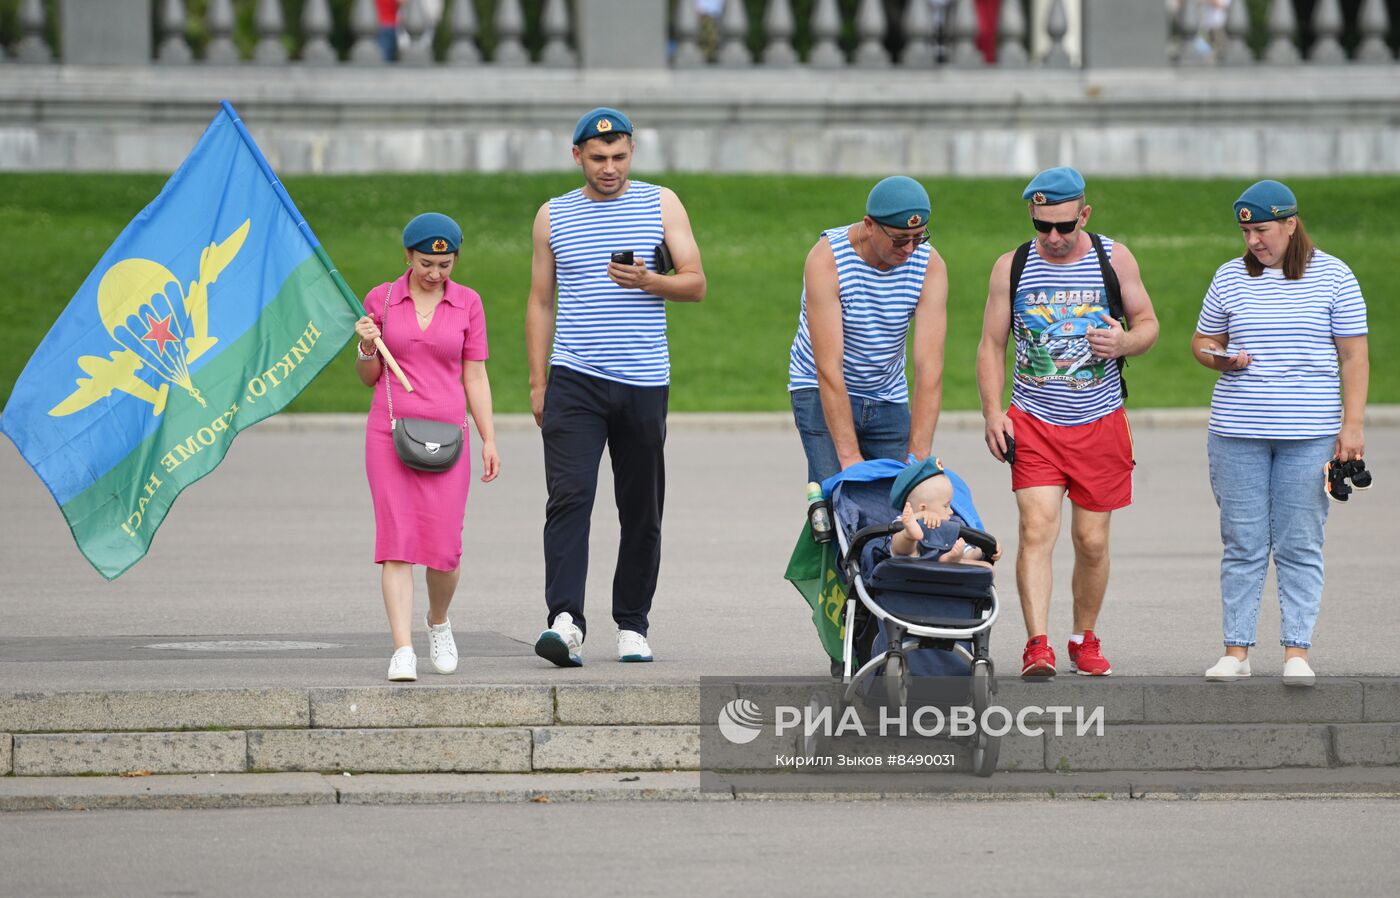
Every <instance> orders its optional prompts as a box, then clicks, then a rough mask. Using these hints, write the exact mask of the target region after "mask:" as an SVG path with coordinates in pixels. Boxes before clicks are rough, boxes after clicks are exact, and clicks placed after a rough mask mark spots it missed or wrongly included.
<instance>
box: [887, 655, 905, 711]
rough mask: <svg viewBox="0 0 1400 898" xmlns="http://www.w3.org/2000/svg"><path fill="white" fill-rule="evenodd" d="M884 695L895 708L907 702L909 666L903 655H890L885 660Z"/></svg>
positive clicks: (901, 706)
mask: <svg viewBox="0 0 1400 898" xmlns="http://www.w3.org/2000/svg"><path fill="white" fill-rule="evenodd" d="M885 697H886V699H888V701H889V704H890V705H891V706H892V707H895V708H903V707H904V706H905V705H907V704H908V703H909V668H908V667H906V666H905V664H904V656H903V655H890V656H889V658H888V659H886V661H885Z"/></svg>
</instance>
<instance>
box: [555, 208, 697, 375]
mask: <svg viewBox="0 0 1400 898" xmlns="http://www.w3.org/2000/svg"><path fill="white" fill-rule="evenodd" d="M664 236H665V230H664V228H663V227H662V224H661V188H660V187H657V186H656V185H655V184H647V183H645V182H642V181H632V182H631V183H630V184H629V186H628V188H627V191H626V192H625V193H623V194H622V195H621V196H619V197H617V198H616V199H612V200H605V201H602V202H599V201H596V200H591V199H589V198H588V197H586V196H584V194H583V190H582V188H580V189H578V190H573V191H570V192H569V193H566V194H564V195H563V196H558V197H555V198H554V199H552V200H550V201H549V246H550V249H552V250H553V251H554V271H555V277H556V279H557V281H558V284H559V301H558V310H557V312H556V313H555V320H554V349H553V351H552V352H551V354H550V357H549V363H550V364H551V365H560V366H562V367H565V368H571V369H573V370H574V371H578V372H581V373H583V374H589V375H592V376H594V377H602V378H606V379H607V380H615V381H618V382H620V383H625V384H630V385H632V386H636V387H662V386H666V385H667V384H669V383H670V380H671V359H670V353H669V351H668V349H667V346H666V301H665V300H664V299H662V298H661V297H659V296H652V295H651V294H648V293H643V292H642V291H640V290H628V289H625V288H623V287H619V286H618V285H617V284H615V283H613V282H612V280H611V279H610V278H609V277H608V259H609V258H610V257H611V255H612V254H613V253H614V252H619V251H622V250H629V249H630V250H631V251H632V252H633V253H635V254H636V255H637V257H638V258H641V259H646V260H647V261H648V263H650V260H651V256H652V250H653V249H655V247H656V245H657V244H658V243H660V242H661V241H662V239H663V238H664Z"/></svg>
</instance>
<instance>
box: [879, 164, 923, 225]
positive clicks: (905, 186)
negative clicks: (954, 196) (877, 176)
mask: <svg viewBox="0 0 1400 898" xmlns="http://www.w3.org/2000/svg"><path fill="white" fill-rule="evenodd" d="M929 211H930V203H929V201H928V191H927V190H925V189H924V186H923V185H922V184H920V183H919V182H918V181H915V180H914V179H913V178H906V177H904V176H903V175H895V176H894V177H892V178H886V179H885V180H883V181H881V182H880V183H879V184H876V185H875V186H874V187H873V188H872V189H871V191H870V197H869V198H868V199H867V200H866V201H865V214H866V215H869V216H870V217H871V218H873V219H875V220H876V221H878V222H879V223H880V224H882V225H889V226H890V227H892V228H917V227H919V226H921V225H926V224H928V216H929Z"/></svg>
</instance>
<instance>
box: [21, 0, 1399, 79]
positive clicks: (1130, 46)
mask: <svg viewBox="0 0 1400 898" xmlns="http://www.w3.org/2000/svg"><path fill="white" fill-rule="evenodd" d="M1226 2H1227V3H1228V6H1227V10H1228V11H1227V12H1225V13H1223V14H1222V13H1221V12H1217V11H1215V9H1216V8H1218V3H1219V0H1166V2H1165V3H1163V2H1162V0H859V2H857V3H839V2H838V0H573V2H569V0H478V2H472V0H402V6H401V7H400V14H399V22H398V33H397V35H396V36H391V37H389V38H388V44H387V46H386V45H385V44H383V43H382V40H383V36H382V35H381V33H380V30H381V26H380V23H379V18H378V14H377V12H376V4H375V0H301V2H299V3H296V2H293V3H287V2H283V0H205V2H203V3H200V4H195V6H196V8H198V9H199V10H200V16H198V17H196V16H194V15H193V14H192V13H191V12H190V7H191V4H187V3H186V2H184V0H57V3H56V4H53V3H45V2H44V0H20V2H19V3H18V9H17V14H16V22H15V33H14V34H13V35H12V40H10V42H9V46H6V47H0V58H3V59H5V60H8V61H17V62H20V63H29V64H52V63H72V64H88V63H97V64H110V63H113V62H122V63H127V64H142V63H145V64H155V65H171V66H178V65H211V66H212V65H219V66H237V65H263V66H294V67H299V66H306V67H316V66H322V67H324V66H336V65H344V66H378V65H383V64H385V63H386V62H388V61H392V62H395V63H396V64H398V65H405V66H408V65H445V66H459V67H461V66H490V67H499V68H525V67H530V68H544V69H574V68H602V69H614V68H652V67H655V68H665V67H671V68H675V69H701V68H715V69H747V68H758V69H790V68H796V67H804V68H810V69H816V70H841V69H866V70H878V69H887V68H898V69H914V70H922V69H937V68H948V69H959V70H973V69H982V68H1005V69H1015V68H1022V67H1026V66H1039V67H1045V68H1066V67H1070V66H1071V65H1072V59H1073V60H1074V61H1075V62H1078V63H1080V64H1082V65H1084V66H1086V67H1101V66H1106V67H1130V66H1143V65H1161V66H1166V65H1169V64H1175V65H1182V66H1195V65H1220V66H1250V65H1296V64H1300V63H1302V64H1309V65H1343V64H1357V63H1360V64H1386V65H1394V64H1395V62H1396V56H1395V52H1394V43H1395V42H1396V40H1397V36H1396V34H1395V31H1394V29H1395V23H1394V22H1393V21H1392V17H1391V13H1390V9H1391V4H1390V2H1389V0H1361V2H1360V3H1359V5H1358V4H1354V3H1347V4H1344V3H1343V2H1341V0H1314V2H1313V3H1312V5H1311V17H1310V20H1309V21H1306V22H1304V21H1301V20H1300V19H1299V18H1298V16H1297V14H1296V12H1295V0H1266V2H1260V0H1233V2H1231V0H1226ZM248 7H251V14H252V15H251V21H252V24H253V31H254V33H253V34H252V35H248V34H242V35H240V34H236V33H235V32H236V25H237V16H238V13H239V12H240V10H241V11H242V12H243V14H244V16H245V19H246V17H247V14H248V12H249V11H250V10H249V9H248ZM51 8H56V9H57V16H58V18H59V20H60V21H59V22H57V23H50V22H49V15H50V13H49V10H50V9H51ZM289 9H291V10H296V11H298V16H297V18H296V20H292V19H291V18H289V15H288V10H289ZM1345 13H1350V16H1348V15H1346V14H1345ZM1251 17H1253V18H1254V19H1255V20H1251ZM196 18H198V21H196ZM1071 23H1073V24H1074V25H1075V26H1076V27H1077V32H1076V33H1071V31H1070V25H1071ZM55 25H56V27H54V26H55ZM49 34H57V35H58V36H59V39H58V41H57V43H58V44H60V46H58V47H55V46H51V45H50V42H49V40H48V39H47V35H49ZM152 35H154V38H152ZM191 35H196V38H195V39H194V40H192V39H191ZM1251 41H1252V43H1251ZM1071 46H1073V48H1074V52H1073V54H1072V53H1071V52H1070V51H1069V49H1068V48H1069V47H1071ZM1081 47H1082V51H1083V52H1082V53H1080V52H1079V48H1081ZM1031 48H1035V50H1034V52H1032V49H1031ZM386 54H387V55H389V56H390V57H391V59H386Z"/></svg>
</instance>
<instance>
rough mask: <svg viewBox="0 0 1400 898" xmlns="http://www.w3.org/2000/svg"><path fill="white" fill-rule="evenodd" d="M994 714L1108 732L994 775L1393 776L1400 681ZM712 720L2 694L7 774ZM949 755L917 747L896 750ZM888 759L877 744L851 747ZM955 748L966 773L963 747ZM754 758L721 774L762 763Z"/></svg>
mask: <svg viewBox="0 0 1400 898" xmlns="http://www.w3.org/2000/svg"><path fill="white" fill-rule="evenodd" d="M721 685H722V688H720V687H713V686H707V687H706V688H707V690H709V691H707V692H706V693H705V699H706V703H707V704H714V703H715V702H716V700H718V702H719V703H721V704H722V703H723V702H724V701H726V700H727V698H728V697H732V696H734V695H748V696H752V697H754V698H755V699H765V698H766V699H773V700H777V699H778V698H779V697H781V698H782V700H783V701H793V702H796V703H797V704H802V703H803V702H804V701H805V698H806V696H807V695H808V692H807V690H809V689H810V688H811V687H810V685H802V684H801V683H799V684H795V685H794V684H787V685H785V686H783V687H773V686H769V685H762V684H747V683H739V684H737V685H732V684H721ZM775 689H778V690H779V691H778V692H775V691H774V690H775ZM793 690H796V691H793ZM793 696H796V698H793ZM995 703H996V704H997V705H1000V706H1003V707H1005V708H1007V709H1008V712H1009V716H1008V719H1007V721H1006V723H1007V726H1008V728H1009V726H1010V720H1011V717H1014V716H1015V715H1016V713H1017V712H1018V711H1019V710H1020V709H1022V708H1034V709H1046V708H1051V707H1067V706H1086V707H1101V708H1102V709H1103V713H1102V717H1103V719H1104V721H1105V726H1104V729H1103V732H1102V733H1101V734H1096V735H1095V734H1092V733H1091V735H1088V736H1081V735H1077V734H1076V728H1075V727H1074V726H1073V725H1070V722H1069V721H1066V724H1067V725H1066V727H1065V729H1064V730H1063V732H1062V733H1056V732H1055V730H1054V727H1053V725H1052V721H1051V718H1050V716H1049V715H1047V714H1042V713H1039V711H1037V713H1036V714H1033V715H1031V716H1030V717H1028V718H1027V719H1028V720H1030V721H1033V722H1038V723H1040V724H1041V725H1042V728H1043V732H1042V733H1041V734H1038V735H1020V734H1016V733H1014V732H1013V733H1011V734H1009V735H1007V736H1006V737H1004V738H1003V740H1002V748H1001V754H1000V759H999V765H998V767H999V769H1001V770H1008V771H1012V770H1014V771H1058V772H1065V771H1086V770H1122V769H1134V770H1243V769H1270V768H1276V767H1312V768H1319V769H1326V768H1337V767H1346V766H1363V767H1367V766H1388V765H1400V680H1394V679H1360V678H1336V679H1329V680H1324V681H1320V682H1319V683H1318V685H1317V686H1316V687H1315V688H1314V689H1311V690H1289V689H1285V688H1284V687H1282V686H1281V685H1280V684H1278V683H1277V682H1274V683H1269V682H1265V681H1249V682H1244V683H1237V684H1221V685H1205V684H1202V683H1200V682H1199V681H1166V680H1149V679H1141V680H1128V679H1122V680H1115V681H1110V682H1103V681H1099V682H1087V681H1085V680H1083V679H1079V680H1066V681H1064V682H1061V683H1053V684H1027V683H1023V682H1021V681H1019V680H1010V681H1005V682H1003V684H1002V686H1001V689H1000V691H999V692H998V693H997V695H996V701H995ZM712 711H714V709H710V708H708V707H707V708H706V709H705V711H704V713H703V715H702V710H701V688H700V687H699V686H685V685H653V686H644V685H583V684H580V685H558V686H545V685H529V686H512V685H471V686H443V687H406V688H405V687H388V686H385V687H364V688H313V689H227V690H152V691H132V692H69V693H0V775H9V774H13V775H16V776H24V777H34V776H73V775H81V774H98V775H102V774H121V773H129V772H144V773H155V774H181V773H210V772H214V773H221V772H228V773H256V772H312V773H318V772H326V771H351V772H355V773H360V772H375V773H396V774H409V773H482V774H485V773H535V774H538V773H541V772H555V773H557V772H565V771H583V770H624V771H632V770H650V771H658V770H667V771H677V770H698V769H699V768H700V767H701V761H702V757H701V751H700V747H701V744H702V741H703V740H702V731H704V732H705V733H711V732H713V731H714V730H715V727H714V724H713V723H711V722H710V721H714V720H715V719H716V713H717V712H715V713H711V712H712ZM702 716H703V717H704V719H705V721H706V723H705V724H701V723H700V721H701V719H702ZM764 739H765V741H764V742H762V743H759V744H760V745H763V746H765V750H771V751H772V752H774V753H792V752H794V750H795V745H794V736H793V733H792V732H788V733H786V734H784V735H783V736H778V735H777V734H776V733H767V731H766V730H765V737H764ZM707 744H709V745H710V746H711V749H710V751H711V752H712V753H711V754H709V755H707V756H706V758H705V759H704V760H705V766H706V767H709V768H712V769H716V768H723V767H724V766H725V761H724V754H725V752H724V743H723V742H722V741H721V742H709V743H707ZM943 744H946V743H942V744H938V745H936V746H932V745H930V744H929V743H928V742H927V741H926V740H922V741H921V740H919V739H911V740H910V742H909V743H908V744H907V745H905V746H902V747H900V750H903V751H919V752H923V751H929V750H931V749H934V750H938V751H943V750H944V749H943V748H942V745H943ZM716 745H719V746H720V747H719V748H715V747H714V746H716ZM848 745H849V743H845V742H843V743H842V745H841V748H842V750H843V751H845V750H848V749H847V746H848ZM892 748H894V746H892V745H891V744H890V743H889V742H887V741H885V740H872V741H870V742H869V743H868V744H864V745H858V746H856V747H855V749H854V751H856V752H857V753H860V752H866V753H883V752H886V751H889V750H891V749H892ZM947 750H949V751H951V752H953V753H954V754H955V755H957V763H956V764H955V765H953V766H954V768H955V769H964V768H965V766H966V763H967V758H966V751H965V750H964V749H960V748H954V747H951V746H950V747H949V748H948V749H947ZM752 758H753V756H752V755H749V756H748V760H747V761H744V762H742V763H730V764H729V765H728V766H729V767H737V768H748V767H754V766H756V765H755V764H754V763H753V762H752Z"/></svg>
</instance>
